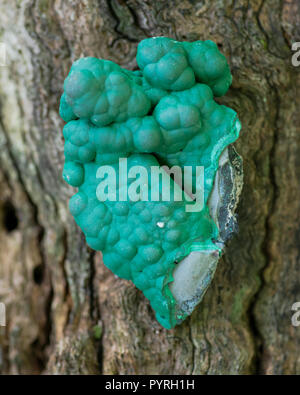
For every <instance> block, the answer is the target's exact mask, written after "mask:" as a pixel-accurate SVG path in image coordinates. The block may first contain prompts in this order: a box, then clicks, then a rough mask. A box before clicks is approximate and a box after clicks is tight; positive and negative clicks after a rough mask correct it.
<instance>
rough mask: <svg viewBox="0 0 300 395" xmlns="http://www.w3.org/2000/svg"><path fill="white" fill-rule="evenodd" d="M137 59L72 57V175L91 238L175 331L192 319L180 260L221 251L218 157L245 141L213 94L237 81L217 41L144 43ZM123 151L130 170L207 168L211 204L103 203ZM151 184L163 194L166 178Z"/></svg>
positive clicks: (68, 86) (74, 204)
mask: <svg viewBox="0 0 300 395" xmlns="http://www.w3.org/2000/svg"><path fill="white" fill-rule="evenodd" d="M136 59H137V64H138V66H139V69H140V70H139V71H128V70H125V69H123V68H121V67H119V66H118V65H117V64H115V63H113V62H111V61H108V60H102V59H96V58H91V57H89V58H81V59H79V60H77V61H76V62H75V63H74V64H73V66H72V68H71V71H70V73H69V75H68V77H67V78H66V80H65V83H64V93H63V95H62V98H61V104H60V114H61V117H62V118H63V120H64V121H65V122H67V124H66V125H65V127H64V130H63V135H64V138H65V166H64V170H63V178H64V180H65V181H66V182H67V183H69V184H70V185H72V186H74V187H78V193H76V194H75V195H74V196H73V197H72V198H71V199H70V203H69V206H70V211H71V213H72V215H73V216H74V218H75V221H76V223H77V224H78V225H79V226H80V228H81V229H82V231H83V232H84V234H85V236H86V240H87V243H88V245H89V246H90V247H91V248H93V249H95V250H99V251H102V252H103V259H104V263H105V265H106V266H107V267H108V268H109V269H110V270H112V271H113V272H114V273H115V274H116V275H118V276H119V277H121V278H125V279H128V280H131V281H132V282H133V283H134V284H135V285H136V287H137V288H138V289H140V290H141V291H142V292H143V293H144V295H145V296H146V298H148V299H149V301H150V304H151V306H152V308H153V309H154V310H155V313H156V317H157V320H158V321H159V322H160V323H161V325H163V326H164V327H165V328H167V329H170V328H172V327H174V326H175V325H176V324H178V323H180V322H181V321H182V320H183V319H184V318H185V314H184V313H182V312H180V310H178V306H176V304H177V303H176V300H175V299H174V297H173V295H172V294H171V291H170V289H169V285H168V284H169V283H170V282H171V281H172V280H173V277H172V273H173V270H174V267H175V265H176V263H178V262H180V260H181V259H182V258H183V257H185V256H186V255H187V254H188V253H189V252H190V251H191V250H195V249H196V250H197V249H199V250H201V249H202V250H204V249H217V247H216V246H215V245H214V240H215V238H216V237H217V236H218V229H217V227H216V225H215V224H214V222H213V220H212V218H211V216H210V213H209V208H208V204H207V202H208V198H209V195H210V193H211V190H212V187H213V183H214V177H215V174H216V170H217V168H218V161H219V157H220V155H221V153H222V151H223V150H224V149H225V148H226V147H227V146H228V144H230V143H232V142H234V141H235V140H236V139H237V137H238V134H239V130H240V123H239V121H238V118H237V115H236V113H235V112H234V111H233V110H232V109H230V108H228V107H225V106H223V105H219V104H217V103H216V102H215V101H214V96H221V95H224V94H225V93H226V91H227V89H228V88H229V86H230V84H231V74H230V70H229V66H228V64H227V61H226V59H225V57H224V56H223V55H222V54H221V53H220V52H219V50H218V48H217V45H216V44H215V43H214V42H212V41H196V42H192V43H189V42H177V41H175V40H172V39H169V38H165V37H157V38H149V39H146V40H143V41H141V42H140V44H139V45H138V49H137V57H136ZM119 158H127V160H128V167H129V168H130V167H131V166H136V165H142V166H144V167H145V168H149V169H150V167H151V166H156V165H160V166H162V165H167V166H169V167H171V166H173V165H177V166H181V167H183V166H204V175H205V205H204V208H203V210H202V211H200V212H186V210H185V206H186V204H187V202H186V201H175V200H174V196H173V195H171V201H167V202H166V201H159V202H151V201H137V202H133V201H106V202H101V201H99V199H98V198H97V196H96V190H97V186H98V184H99V181H100V180H99V178H97V177H96V174H97V170H98V168H99V166H103V165H111V166H113V167H114V168H115V169H116V171H118V165H119ZM172 182H173V181H172V180H171V183H172ZM118 187H119V185H117V188H118ZM152 187H155V188H159V191H160V193H161V192H162V189H163V185H161V183H160V184H159V185H155V186H151V181H149V188H152ZM171 190H172V188H171ZM98 197H99V196H98Z"/></svg>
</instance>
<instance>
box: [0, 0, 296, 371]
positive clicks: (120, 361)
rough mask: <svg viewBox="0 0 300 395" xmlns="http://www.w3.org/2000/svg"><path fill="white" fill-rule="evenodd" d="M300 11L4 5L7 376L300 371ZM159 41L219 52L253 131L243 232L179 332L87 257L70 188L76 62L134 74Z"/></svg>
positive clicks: (1, 77) (44, 1)
mask: <svg viewBox="0 0 300 395" xmlns="http://www.w3.org/2000/svg"><path fill="white" fill-rule="evenodd" d="M299 15H300V4H299V2H298V1H297V0H286V1H279V0H270V1H265V0H258V1H256V0H250V1H247V0H239V1H230V0H228V1H225V0H224V1H221V0H218V1H209V0H204V1H197V0H175V1H172V0H160V1H150V0H128V1H125V0H111V1H109V0H107V1H106V0H73V1H71V0H53V1H51V0H2V1H1V5H0V41H2V42H4V43H6V47H7V65H6V67H1V68H0V81H1V83H0V103H1V119H0V163H1V169H0V227H1V229H0V301H1V302H5V303H6V308H7V326H6V327H5V328H0V344H1V346H0V371H1V372H2V373H22V374H24V373H31V374H32V373H63V374H70V373H72V374H75V373H80V374H84V373H90V374H97V373H113V374H126V373H127V374H151V373H159V374H191V373H192V374H243V373H246V374H251V373H252V374H253V373H261V374H288V373H290V374H296V373H298V374H299V373H300V353H299V350H300V348H299V346H300V344H299V340H300V327H298V328H297V327H293V326H292V325H291V316H292V312H291V306H292V304H293V303H295V302H297V301H300V286H299V278H300V258H299V253H300V240H299V237H300V232H299V219H300V199H299V193H300V162H299V157H300V130H299V125H300V119H299V118H300V117H299V105H300V96H299V91H300V78H299V71H300V67H299V68H296V67H293V66H292V64H291V57H292V52H291V45H292V42H294V41H300V26H299V22H300V19H299ZM157 35H165V36H169V37H173V38H176V39H178V40H191V41H192V40H198V39H201V40H204V39H212V40H214V41H215V42H217V43H218V44H219V46H220V49H221V50H222V52H223V53H224V54H225V55H226V56H227V58H228V59H229V62H230V66H231V70H232V73H233V85H232V87H231V89H230V91H229V93H228V94H227V95H226V97H224V98H221V100H220V102H222V103H224V104H228V105H229V106H230V107H232V108H234V110H236V111H237V113H238V114H239V117H240V119H241V122H242V125H243V129H242V133H241V137H240V139H239V140H238V142H237V144H236V145H235V146H236V148H237V151H238V152H239V153H240V154H241V155H242V156H243V159H244V173H245V175H244V189H243V195H242V201H241V203H240V205H239V226H240V228H239V232H238V234H237V236H236V237H235V238H234V239H233V240H232V242H231V244H230V245H229V248H228V250H227V253H226V255H225V257H224V258H223V259H222V261H221V263H220V265H219V268H218V270H217V273H216V276H215V279H214V281H213V284H212V285H211V287H210V288H209V291H208V292H207V294H206V296H205V298H204V300H203V302H202V304H201V305H200V306H199V307H198V308H197V309H196V311H195V312H194V313H193V314H192V316H191V317H190V318H189V319H188V320H187V321H186V322H185V323H183V324H182V325H181V326H179V327H177V328H175V329H174V330H171V331H167V330H164V329H163V328H162V327H160V325H159V324H158V323H157V322H156V321H155V319H154V314H153V311H152V310H151V309H150V307H149V305H148V303H147V301H146V300H145V298H144V297H143V295H142V294H141V293H140V292H139V291H138V290H137V289H136V288H135V287H134V286H133V285H132V284H130V283H128V282H127V281H123V280H120V279H118V278H116V277H115V276H114V275H113V274H112V273H110V272H109V271H108V270H107V269H106V268H105V267H104V266H103V264H102V263H101V254H100V253H96V254H95V253H93V252H92V251H91V250H89V249H88V248H87V247H86V244H85V241H84V238H83V236H82V233H81V231H80V230H79V229H78V227H77V226H76V225H75V223H74V220H73V218H72V216H71V215H70V214H69V212H68V208H67V204H68V198H69V197H70V196H71V195H72V189H71V188H70V187H68V186H67V185H66V184H65V183H64V182H63V181H62V179H61V172H62V166H63V138H62V133H61V131H62V127H63V122H62V120H61V119H60V118H59V115H58V105H59V98H60V95H61V93H62V84H63V80H64V78H65V77H66V75H67V73H68V71H69V68H70V66H71V64H72V62H73V61H74V60H75V59H77V58H78V57H80V56H82V55H84V56H87V55H90V56H96V57H102V58H106V59H111V60H113V61H115V62H117V63H119V64H120V65H121V66H124V67H128V68H134V67H136V62H135V53H136V46H137V44H138V42H139V40H141V39H143V38H145V37H150V36H157ZM297 90H298V92H297Z"/></svg>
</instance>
